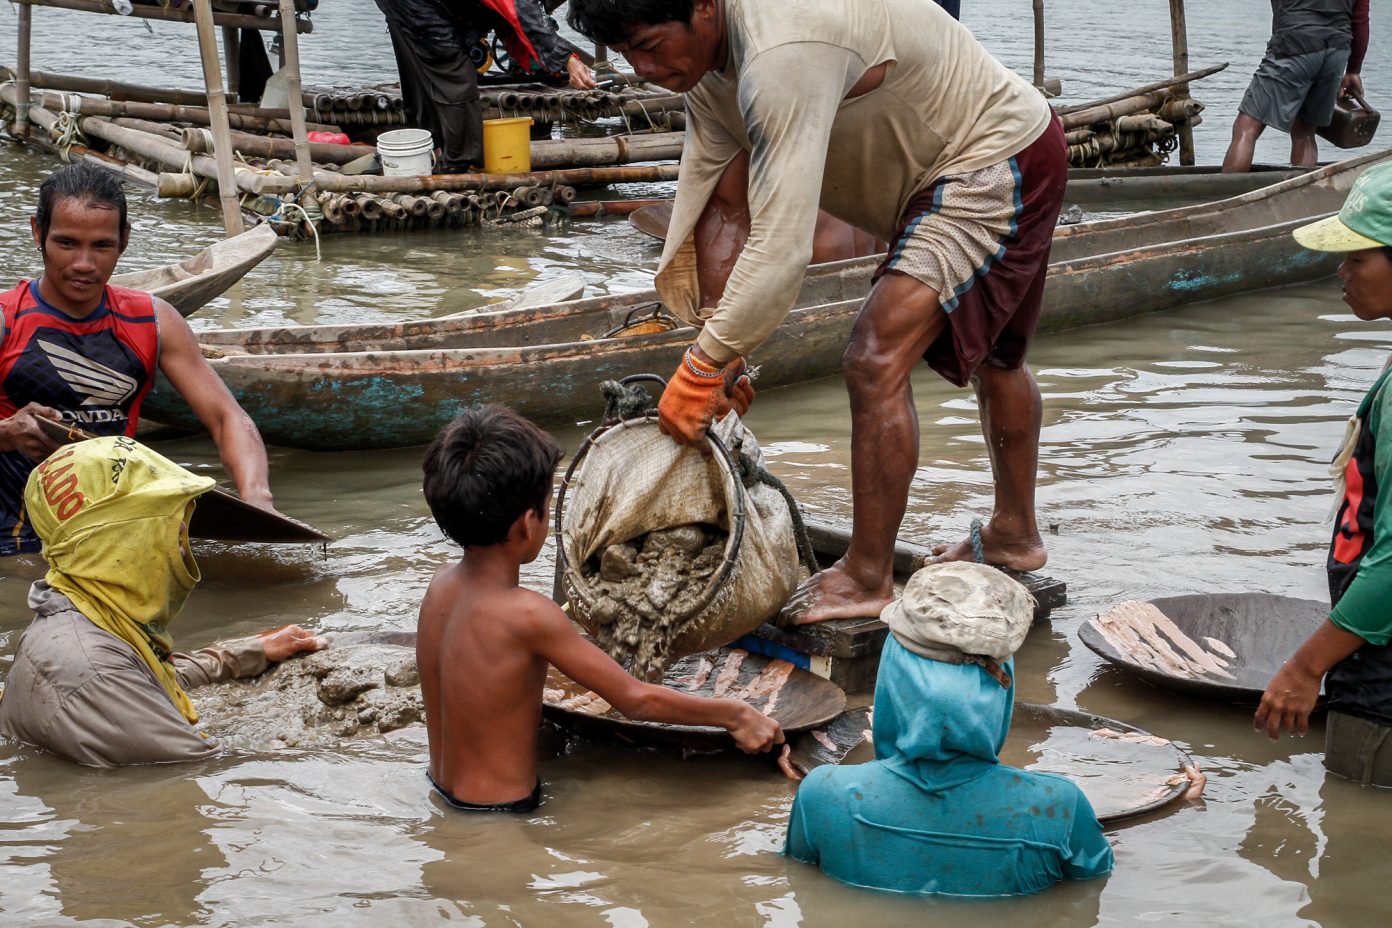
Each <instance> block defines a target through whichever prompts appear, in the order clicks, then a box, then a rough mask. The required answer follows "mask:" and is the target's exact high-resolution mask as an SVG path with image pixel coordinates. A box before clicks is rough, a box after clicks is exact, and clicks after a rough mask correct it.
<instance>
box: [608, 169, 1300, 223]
mask: <svg viewBox="0 0 1392 928" xmlns="http://www.w3.org/2000/svg"><path fill="white" fill-rule="evenodd" d="M1307 173H1309V169H1308V168H1293V167H1288V166H1284V165H1270V164H1266V165H1253V166H1252V170H1251V171H1249V172H1247V173H1245V174H1224V173H1223V172H1222V168H1220V167H1217V166H1215V165H1188V166H1178V165H1175V166H1170V165H1166V166H1162V167H1154V168H1071V169H1070V170H1069V171H1068V187H1067V189H1065V190H1064V193H1063V204H1064V206H1065V207H1067V206H1069V205H1072V204H1075V203H1076V204H1080V205H1086V206H1089V207H1092V208H1095V209H1096V208H1101V209H1107V210H1112V211H1116V212H1134V211H1135V210H1137V209H1142V208H1149V207H1150V206H1153V205H1154V204H1156V203H1161V202H1165V203H1176V202H1178V203H1185V204H1193V203H1207V202H1211V201H1213V200H1221V199H1224V198H1226V197H1235V196H1239V195H1240V194H1244V193H1250V192H1252V191H1253V190H1260V189H1261V188H1262V187H1268V186H1270V185H1271V184H1277V183H1280V182H1281V181H1283V180H1290V179H1291V178H1292V177H1299V176H1301V175H1302V174H1307ZM628 221H629V223H630V224H631V225H632V226H633V227H634V228H635V229H637V230H638V231H639V232H642V233H644V234H646V235H651V236H652V237H653V238H656V239H665V238H666V237H667V226H668V225H669V224H670V223H671V221H672V201H671V200H664V201H662V202H660V203H653V204H650V205H648V206H641V207H639V208H638V209H636V210H634V211H633V212H631V213H629V216H628Z"/></svg>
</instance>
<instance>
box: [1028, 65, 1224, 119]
mask: <svg viewBox="0 0 1392 928" xmlns="http://www.w3.org/2000/svg"><path fill="white" fill-rule="evenodd" d="M1227 67H1228V63H1227V62H1226V61H1225V62H1223V63H1222V64H1215V65H1212V66H1210V67H1207V68H1200V69H1199V70H1197V71H1190V72H1189V73H1188V74H1177V75H1175V76H1174V77H1167V78H1165V79H1164V80H1163V81H1156V82H1155V83H1153V84H1146V85H1145V86H1144V87H1135V88H1133V89H1131V90H1123V91H1121V92H1120V93H1116V94H1113V95H1112V96H1110V97H1103V98H1102V99H1100V100H1092V101H1090V102H1088V103H1075V104H1073V105H1072V106H1064V107H1060V108H1059V109H1058V110H1056V112H1057V113H1058V114H1059V115H1060V116H1067V115H1068V114H1070V113H1077V112H1080V111H1082V110H1086V109H1092V108H1093V107H1095V106H1105V105H1106V104H1108V103H1116V102H1117V101H1118V100H1125V99H1126V98H1127V97H1134V96H1137V95H1139V94H1143V93H1154V92H1155V91H1157V90H1165V89H1166V88H1169V87H1173V86H1174V85H1175V84H1178V83H1186V84H1187V83H1188V82H1190V81H1197V80H1201V79H1203V78H1205V77H1209V76H1210V75H1213V74H1217V73H1218V72H1219V71H1223V70H1226V69H1227Z"/></svg>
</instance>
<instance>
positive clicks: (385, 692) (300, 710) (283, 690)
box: [189, 644, 425, 751]
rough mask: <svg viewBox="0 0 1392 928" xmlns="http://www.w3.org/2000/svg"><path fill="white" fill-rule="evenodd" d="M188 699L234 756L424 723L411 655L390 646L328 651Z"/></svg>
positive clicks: (373, 734)
mask: <svg viewBox="0 0 1392 928" xmlns="http://www.w3.org/2000/svg"><path fill="white" fill-rule="evenodd" d="M189 696H190V698H192V699H193V702H194V706H195V707H196V708H197V709H198V714H199V716H200V717H201V718H202V722H203V728H204V730H205V731H207V733H208V734H209V735H211V736H213V737H214V738H216V739H217V740H218V741H220V742H222V743H223V744H224V745H225V746H227V747H230V748H233V749H237V750H251V751H259V750H274V749H277V748H286V747H297V748H318V747H333V746H335V745H338V744H341V743H342V742H343V741H344V740H350V739H362V738H372V737H380V736H381V735H384V734H386V733H387V732H390V731H395V730H396V729H398V728H405V727H406V726H408V725H412V724H414V723H416V722H420V721H423V720H424V719H425V706H424V703H423V702H422V699H421V691H420V674H419V672H418V671H417V669H416V656H415V653H414V651H413V650H412V649H410V648H406V647H401V646H397V645H384V644H360V645H349V646H345V647H340V646H333V647H330V648H327V649H326V650H323V651H317V652H315V653H313V654H308V655H305V656H304V657H298V658H294V659H292V660H288V661H286V662H285V663H283V664H278V665H277V666H275V667H273V668H271V670H269V671H267V672H266V673H264V674H262V675H261V676H259V677H257V678H256V679H254V680H236V681H232V682H230V683H217V684H213V685H212V686H204V687H200V688H199V689H195V690H192V691H191V692H190V693H189Z"/></svg>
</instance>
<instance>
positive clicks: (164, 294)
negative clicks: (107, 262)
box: [111, 225, 280, 316]
mask: <svg viewBox="0 0 1392 928" xmlns="http://www.w3.org/2000/svg"><path fill="white" fill-rule="evenodd" d="M279 240H280V238H279V236H277V235H276V234H275V230H273V229H272V228H271V227H270V226H268V225H259V226H256V227H255V228H252V229H248V230H247V231H245V232H243V233H242V234H240V235H234V236H232V237H231V238H225V239H222V240H221V241H217V242H214V243H213V244H211V245H209V246H208V247H207V248H204V249H203V250H202V251H200V252H199V253H198V254H196V255H194V256H193V257H192V258H188V259H186V260H184V261H176V262H175V263H173V264H166V265H163V266H162V267H155V268H151V269H149V270H148V271H131V272H129V273H126V274H116V275H115V276H113V277H112V278H111V284H112V285H113V286H117V287H126V288H128V289H131V290H143V291H144V292H146V293H150V294H153V295H155V296H157V297H159V298H160V299H162V300H165V301H167V302H168V303H169V304H170V305H171V306H173V307H174V308H175V309H177V310H178V311H179V315H181V316H188V315H191V314H192V313H194V312H196V311H197V310H199V309H201V308H203V307H204V306H206V305H207V304H208V303H209V302H211V301H212V300H215V299H217V298H218V297H219V296H221V295H222V294H223V293H225V292H226V291H227V289H228V288H229V287H231V286H232V285H233V284H235V283H236V282H237V281H239V280H241V279H242V278H243V277H245V276H246V273H247V271H249V270H251V269H252V268H254V267H256V265H258V264H260V263H261V262H262V261H264V260H266V257H267V256H268V255H269V254H270V253H271V252H273V251H275V249H276V242H278V241H279Z"/></svg>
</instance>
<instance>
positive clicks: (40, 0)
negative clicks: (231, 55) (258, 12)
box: [14, 0, 314, 32]
mask: <svg viewBox="0 0 1392 928" xmlns="http://www.w3.org/2000/svg"><path fill="white" fill-rule="evenodd" d="M14 2H15V3H19V4H21V5H23V6H50V7H53V8H54V9H59V10H77V11H79V12H82V13H109V14H111V15H113V16H118V15H119V16H131V17H134V18H135V19H162V20H165V21H167V22H176V23H192V22H195V21H196V13H197V3H196V2H195V4H194V13H192V14H191V13H189V11H188V10H187V9H178V10H175V9H169V8H166V7H162V6H154V5H147V4H143V3H137V4H135V7H134V9H132V10H130V11H129V12H128V13H118V12H117V10H116V8H115V7H113V6H112V5H111V3H110V0H14ZM213 23H214V24H216V25H219V26H236V27H237V28H239V29H264V30H266V31H269V32H274V31H275V30H276V29H278V28H279V24H278V23H277V21H276V20H275V19H274V18H270V17H266V16H247V15H246V14H243V13H220V12H219V13H213ZM295 27H296V29H298V30H299V31H300V32H313V31H314V26H313V24H312V23H310V22H309V21H308V20H297V21H296V24H295Z"/></svg>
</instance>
